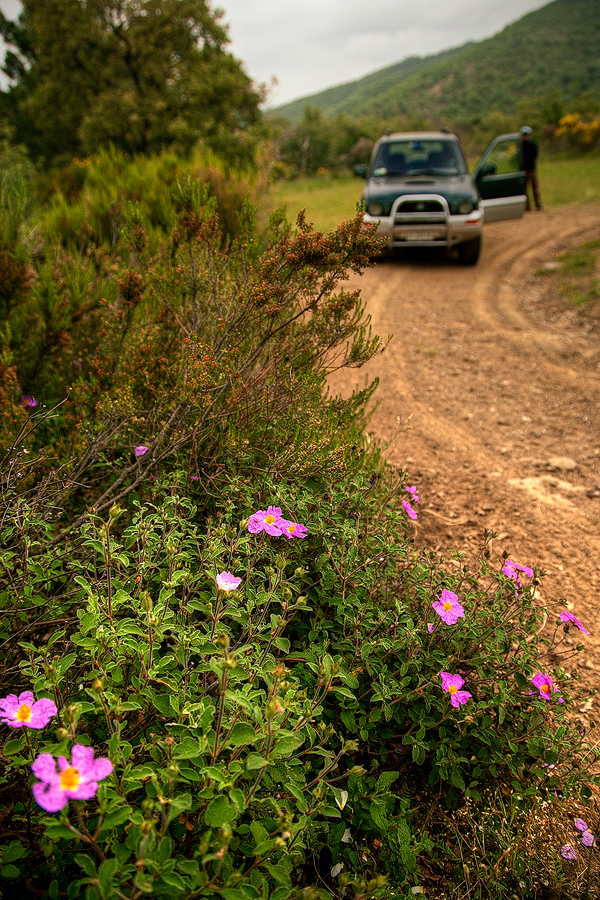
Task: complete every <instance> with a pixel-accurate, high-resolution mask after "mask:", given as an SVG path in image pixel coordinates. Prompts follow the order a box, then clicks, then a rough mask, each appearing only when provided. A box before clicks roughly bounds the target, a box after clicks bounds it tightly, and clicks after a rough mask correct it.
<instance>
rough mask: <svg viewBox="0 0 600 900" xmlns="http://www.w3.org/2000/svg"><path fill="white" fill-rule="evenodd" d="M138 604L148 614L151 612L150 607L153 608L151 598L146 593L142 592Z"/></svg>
mask: <svg viewBox="0 0 600 900" xmlns="http://www.w3.org/2000/svg"><path fill="white" fill-rule="evenodd" d="M140 603H141V604H142V609H143V610H144V612H146V613H149V612H152V607H153V606H154V604H153V602H152V597H151V596H150V594H149V593H148V591H142V593H141V594H140Z"/></svg>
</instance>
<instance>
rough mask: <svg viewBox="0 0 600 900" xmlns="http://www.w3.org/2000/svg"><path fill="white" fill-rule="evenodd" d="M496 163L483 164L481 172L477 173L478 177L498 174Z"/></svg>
mask: <svg viewBox="0 0 600 900" xmlns="http://www.w3.org/2000/svg"><path fill="white" fill-rule="evenodd" d="M496 169H497V166H496V163H493V162H486V163H484V164H483V165H482V167H481V168H480V170H479V172H478V173H477V177H478V178H483V177H484V176H485V175H495V174H496Z"/></svg>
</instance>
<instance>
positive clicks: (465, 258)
mask: <svg viewBox="0 0 600 900" xmlns="http://www.w3.org/2000/svg"><path fill="white" fill-rule="evenodd" d="M481 243H482V242H481V235H479V237H476V238H475V240H473V241H465V243H464V244H459V245H458V258H459V260H460V262H461V263H462V264H463V266H475V265H476V264H477V261H478V260H479V254H480V253H481Z"/></svg>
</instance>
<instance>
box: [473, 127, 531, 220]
mask: <svg viewBox="0 0 600 900" xmlns="http://www.w3.org/2000/svg"><path fill="white" fill-rule="evenodd" d="M473 181H474V182H475V185H476V187H477V190H478V191H479V195H480V197H481V205H482V207H483V210H484V219H483V221H484V223H485V222H498V221H500V219H518V218H519V217H520V216H522V215H523V213H524V211H525V207H526V206H527V194H526V191H525V185H526V180H525V172H524V170H523V163H522V160H521V136H520V135H519V134H501V135H500V136H499V137H497V138H494V140H493V141H492V143H491V144H490V146H489V147H488V148H487V150H486V151H485V153H484V154H483V156H482V157H481V159H480V160H479V162H478V163H477V166H476V167H475V171H474V172H473Z"/></svg>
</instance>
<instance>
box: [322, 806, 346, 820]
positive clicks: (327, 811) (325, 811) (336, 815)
mask: <svg viewBox="0 0 600 900" xmlns="http://www.w3.org/2000/svg"><path fill="white" fill-rule="evenodd" d="M321 813H322V815H324V816H329V818H330V819H341V818H342V814H341V812H340V811H339V809H338V808H337V806H324V807H323V808H322V810H321Z"/></svg>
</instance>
